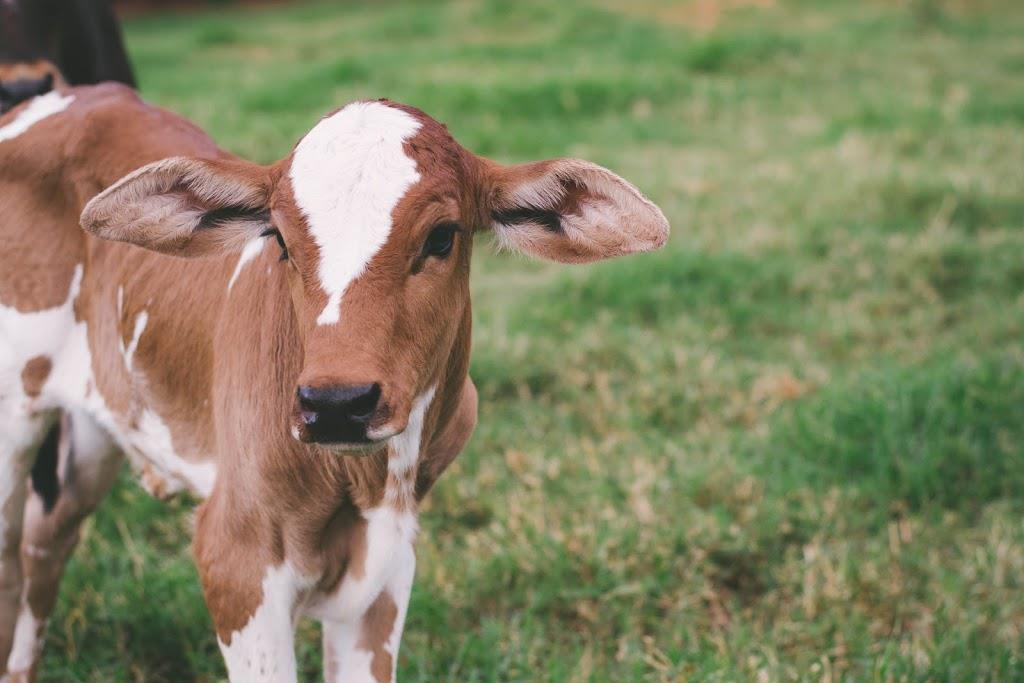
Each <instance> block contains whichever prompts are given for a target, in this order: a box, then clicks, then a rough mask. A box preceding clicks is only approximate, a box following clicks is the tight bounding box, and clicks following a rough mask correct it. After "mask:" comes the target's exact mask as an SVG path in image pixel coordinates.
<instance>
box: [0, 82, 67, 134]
mask: <svg viewBox="0 0 1024 683" xmlns="http://www.w3.org/2000/svg"><path fill="white" fill-rule="evenodd" d="M74 101H75V96H74V95H68V96H67V97H65V96H63V95H61V94H60V93H59V92H57V91H56V90H51V91H50V92H48V93H46V94H45V95H40V96H39V97H34V98H32V100H31V101H29V103H28V106H27V107H25V108H24V109H22V110H21V112H19V113H18V115H17V116H15V117H14V120H13V121H11V122H10V123H8V124H7V125H6V126H0V142H3V141H4V140H12V139H14V138H16V137H18V136H19V135H21V134H22V133H24V132H25V131H26V130H28V129H29V128H31V127H32V126H34V125H35V124H37V123H39V122H40V121H42V120H43V119H45V118H47V117H49V116H53V115H54V114H59V113H60V112H62V111H64V110H65V109H67V108H68V107H70V106H71V103H72V102H74Z"/></svg>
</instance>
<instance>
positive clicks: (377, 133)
mask: <svg viewBox="0 0 1024 683" xmlns="http://www.w3.org/2000/svg"><path fill="white" fill-rule="evenodd" d="M419 128H420V122H419V121H417V120H416V118H415V117H413V116H412V115H410V114H408V113H406V112H404V111H402V110H401V109H396V108H395V107H389V106H388V105H386V104H381V103H380V102H354V103H352V104H350V105H348V106H347V107H345V108H344V109H342V110H340V111H338V112H336V113H335V114H333V115H332V116H329V117H327V118H325V119H323V120H322V121H320V123H318V124H317V125H316V126H315V127H314V128H313V130H311V131H310V132H309V133H308V134H307V135H306V137H304V138H303V139H302V141H301V142H299V144H298V146H297V147H296V148H295V154H294V156H293V157H292V165H291V170H290V171H289V177H290V178H291V181H292V188H293V192H294V194H295V201H296V203H297V204H298V207H299V209H300V210H301V211H302V213H303V214H304V215H305V217H306V221H307V223H308V224H309V232H310V235H311V236H312V237H313V240H314V241H315V242H316V244H317V247H319V250H320V267H319V275H320V285H321V287H323V290H324V292H326V294H327V304H326V305H325V306H324V309H323V311H321V313H320V316H319V317H318V318H317V323H318V324H320V325H331V324H334V323H337V322H338V321H339V320H340V319H341V297H342V296H343V295H344V293H345V290H346V289H347V288H348V286H349V284H350V283H351V282H352V281H353V280H355V279H356V278H358V277H359V276H360V275H362V273H363V271H364V270H365V269H366V266H367V264H368V263H369V262H370V260H371V259H373V257H374V255H375V254H376V253H377V252H378V251H379V250H380V248H381V247H382V246H383V245H384V243H385V242H386V241H387V238H388V235H389V234H390V233H391V212H392V211H394V209H395V206H397V205H398V202H399V201H400V200H401V199H402V197H403V196H405V193H406V192H407V191H408V190H409V188H410V187H412V186H413V185H414V184H415V183H416V182H418V181H419V179H420V174H419V172H418V171H417V170H416V162H415V161H414V160H413V159H411V158H409V156H408V155H407V154H406V153H405V147H404V144H405V141H406V140H408V139H409V138H410V137H412V136H413V135H414V134H415V133H416V131H417V130H419Z"/></svg>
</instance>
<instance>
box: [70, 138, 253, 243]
mask: <svg viewBox="0 0 1024 683" xmlns="http://www.w3.org/2000/svg"><path fill="white" fill-rule="evenodd" d="M270 185H271V184H270V179H269V176H268V173H267V169H266V168H265V167H263V166H259V165H257V164H251V163H248V162H245V161H237V160H228V159H195V158H186V157H171V158H169V159H164V160H162V161H156V162H153V163H151V164H149V165H147V166H143V167H142V168H140V169H138V170H137V171H134V172H132V173H129V174H128V175H126V176H125V177H124V178H121V179H120V180H118V181H117V182H116V183H114V184H113V185H111V186H110V187H108V188H107V189H106V190H104V191H103V192H101V193H100V194H98V195H96V196H95V197H93V198H92V200H90V201H89V203H88V204H86V205H85V209H84V210H83V211H82V217H81V223H82V227H83V228H84V229H85V231H86V232H88V233H90V234H92V235H95V236H96V237H100V238H102V239H107V240H113V241H116V242H127V243H129V244H134V245H136V246H139V247H144V248H146V249H152V250H153V251H159V252H161V253H164V254H171V255H173V256H205V255H207V254H216V253H223V252H227V251H232V250H237V249H241V248H242V246H243V245H244V244H245V243H246V242H247V241H248V240H250V239H252V238H253V237H258V236H259V235H260V233H262V232H263V231H264V230H266V229H268V228H269V227H270V210H269V208H268V204H269V198H270Z"/></svg>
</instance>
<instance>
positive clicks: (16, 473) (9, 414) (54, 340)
mask: <svg viewBox="0 0 1024 683" xmlns="http://www.w3.org/2000/svg"><path fill="white" fill-rule="evenodd" d="M83 272H84V271H83V268H82V266H81V265H78V266H75V272H74V275H73V276H72V278H71V286H70V287H69V288H68V295H67V298H66V299H65V300H64V303H62V304H60V305H59V306H54V307H53V308H47V309H44V310H42V311H33V312H31V313H22V312H20V311H18V310H17V309H16V308H14V307H11V306H5V305H3V304H0V509H2V508H3V507H4V506H5V505H6V503H7V501H8V500H9V499H10V498H11V496H13V495H15V493H16V492H17V490H18V486H19V485H20V483H21V481H23V480H22V479H20V477H22V476H23V475H24V471H23V468H24V467H25V466H26V465H27V464H28V463H27V462H25V461H24V460H22V461H19V460H18V458H22V459H24V457H25V455H26V452H27V451H28V450H29V449H31V448H32V447H33V446H34V445H35V443H36V442H37V441H38V440H39V439H40V438H41V437H42V435H43V429H44V428H45V426H46V424H45V421H44V420H43V418H42V412H43V411H44V410H45V408H46V407H48V406H44V405H43V403H44V402H45V401H44V400H42V399H36V398H31V397H29V396H27V395H26V394H25V391H24V387H23V385H22V381H21V372H22V370H23V369H24V367H25V365H26V363H28V361H29V360H30V359H32V358H34V357H36V356H39V355H46V356H48V357H50V358H54V357H55V356H56V355H57V354H58V352H59V351H60V348H61V345H62V344H63V342H64V339H65V338H66V337H67V334H68V331H69V330H70V329H71V327H72V326H73V325H74V322H75V317H74V312H73V311H72V304H73V303H74V300H75V298H76V297H77V296H78V292H79V290H80V288H81V286H82V275H83ZM53 377H54V373H53V371H52V370H51V372H50V376H49V378H47V383H49V382H50V380H51V379H52V378H53ZM18 514H19V515H20V511H19V512H18ZM8 524H9V520H8V519H7V518H6V517H5V516H3V515H0V542H2V539H4V538H6V537H7V533H8Z"/></svg>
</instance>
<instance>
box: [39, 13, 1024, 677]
mask: <svg viewBox="0 0 1024 683" xmlns="http://www.w3.org/2000/svg"><path fill="white" fill-rule="evenodd" d="M118 9H119V10H120V11H121V14H122V17H123V18H124V31H125V39H126V42H127V46H128V51H129V53H130V56H131V59H132V61H133V63H134V66H135V69H136V74H137V76H138V79H139V83H140V87H141V90H142V93H143V96H144V97H145V98H147V99H148V100H149V101H152V102H154V103H157V104H160V105H162V106H164V107H167V108H169V109H171V110H174V111H175V112H178V113H181V114H183V115H185V116H187V117H189V118H191V119H193V120H194V121H196V122H197V123H198V124H199V125H200V126H202V127H203V128H204V129H205V130H206V131H208V132H209V133H210V134H211V135H212V136H213V137H214V138H215V139H216V140H218V141H219V142H220V143H221V144H222V145H223V146H224V147H226V148H227V149H229V150H231V151H232V152H235V153H238V154H240V155H243V156H245V157H248V158H250V159H253V160H256V161H263V162H266V161H271V160H274V159H277V158H279V157H281V156H283V155H285V154H287V153H288V151H289V150H290V149H291V146H292V145H293V144H294V143H295V142H296V141H297V139H298V138H299V137H300V136H301V135H302V134H303V133H304V132H305V131H306V130H308V129H309V128H310V127H311V126H312V125H313V124H314V123H315V121H316V120H317V119H318V118H319V117H320V116H322V115H323V114H325V113H327V112H328V111H330V110H332V109H334V108H337V107H339V106H340V105H342V104H344V103H346V102H349V101H351V100H353V99H357V98H377V97H390V98H393V99H396V100H399V101H402V102H405V103H408V104H412V105H415V106H417V107H420V108H422V109H424V110H426V111H427V112H428V113H430V114H432V115H433V116H434V117H436V118H437V119H439V120H441V121H443V122H445V123H447V124H448V126H449V127H450V129H451V131H452V133H453V134H454V135H455V137H456V138H457V139H458V140H459V141H460V142H462V143H463V145H465V146H466V147H468V148H470V149H472V150H473V151H475V152H477V153H479V154H483V155H488V156H492V157H494V158H497V159H499V160H501V161H505V162H512V161H524V160H532V159H539V158H548V157H556V156H578V157H584V158H587V159H591V160H593V161H596V162H598V163H601V164H603V165H606V166H608V167H610V168H612V169H613V170H615V171H617V172H618V173H619V174H621V175H623V176H624V177H626V178H628V179H629V180H631V181H632V182H633V183H635V184H636V185H638V186H639V187H640V188H641V189H642V190H644V191H645V192H646V193H647V194H648V195H649V196H650V197H651V198H652V199H653V200H654V201H656V202H657V203H658V204H659V205H660V206H661V207H662V208H663V209H664V211H665V213H666V214H667V215H668V217H669V219H670V221H671V223H672V225H673V237H672V240H671V242H670V244H669V245H668V247H666V248H665V249H664V250H663V251H661V252H658V253H656V254H653V255H648V256H642V257H633V258H627V259H622V260H619V261H614V262H609V263H605V264H599V265H594V266H589V267H577V268H567V267H562V266H556V265H548V264H541V263H536V262H531V261H527V260H526V259H524V258H521V257H517V256H514V255H509V254H500V255H499V254H497V253H496V252H495V250H494V249H493V248H492V245H490V244H488V243H487V240H481V241H480V243H478V248H477V250H476V255H475V263H474V273H473V296H474V303H475V308H474V312H475V338H474V341H475V349H474V359H473V370H472V374H473V377H474V378H475V380H476V383H477V386H478V387H479V389H480V398H481V410H480V423H479V427H478V428H477V431H476V435H475V437H474V438H473V440H472V442H471V443H470V446H469V448H468V450H467V451H466V452H464V453H463V455H462V456H461V457H460V458H459V459H458V460H457V461H456V462H455V464H454V465H453V466H452V468H451V469H450V470H449V471H448V473H447V474H446V475H445V476H444V477H443V478H442V479H441V481H440V483H439V485H438V486H437V488H436V489H435V490H434V491H433V493H432V494H431V496H430V497H429V499H428V501H427V503H426V505H425V507H424V510H423V514H422V516H421V525H422V533H421V535H420V540H419V543H418V552H419V565H418V570H417V580H416V585H415V589H414V592H413V597H412V605H411V609H410V613H409V619H408V624H407V628H406V636H405V640H404V643H403V646H402V651H401V658H400V675H399V679H400V680H403V681H439V680H452V681H456V680H457V681H505V680H526V681H536V680H550V681H668V680H673V681H674V680H709V679H710V680H722V681H746V680H751V681H753V680H756V681H775V680H787V681H788V680H814V681H817V680H822V681H838V680H858V681H859V680H872V681H875V680H877V681H917V680H935V681H946V680H948V681H974V680H1004V681H1010V680H1024V659H1022V657H1024V635H1022V633H1024V598H1022V589H1024V586H1022V581H1024V514H1022V512H1024V452H1022V451H1024V446H1022V439H1024V345H1022V336H1021V333H1022V326H1024V78H1022V76H1024V3H1021V2H1019V0H1003V1H1000V0H978V1H969V0H905V1H897V0H891V1H886V0H873V1H852V0H851V1H849V2H840V1H838V0H836V1H828V0H814V1H805V2H804V1H800V0H681V1H679V2H663V1H661V0H631V1H629V2H616V1H614V0H581V1H579V2H569V1H568V0H566V1H564V2H558V3H552V2H545V1H541V0H521V1H516V2H511V1H509V2H502V1H495V0H491V1H487V2H471V1H468V0H456V1H453V2H440V1H437V2H433V1H432V2H392V1H387V2H377V3H357V2H326V1H324V2H251V3H250V2H226V1H224V2H215V3H203V2H190V3H176V2H161V1H160V0H139V1H131V0H123V1H122V2H119V3H118ZM190 510H191V504H190V503H189V502H188V501H176V502H171V503H161V502H158V501H155V500H153V499H151V498H149V497H148V496H147V495H146V494H145V493H144V492H143V491H142V490H141V489H140V488H139V487H138V486H137V485H136V484H134V483H133V482H132V480H131V477H130V476H127V474H126V475H125V476H124V477H123V478H122V482H121V483H120V484H119V485H118V487H117V488H116V490H115V492H114V495H113V496H112V497H111V498H110V499H109V500H108V501H107V502H106V504H105V505H104V506H103V507H102V508H101V510H100V512H99V514H98V515H97V516H96V517H95V518H94V519H92V520H90V521H89V522H87V525H86V528H85V534H84V535H85V538H84V542H83V545H82V548H81V550H80V551H79V552H78V553H77V555H76V556H75V559H74V560H73V561H72V563H71V564H70V567H69V572H68V577H67V580H66V581H65V583H64V587H63V591H62V595H61V600H60V606H59V609H58V611H57V613H56V614H55V616H54V619H53V620H52V622H51V624H50V630H49V636H48V638H49V641H48V643H49V644H48V648H47V654H46V657H45V658H44V671H43V672H42V678H43V679H44V680H49V681H175V682H178V681H192V680H196V681H216V680H220V679H221V678H222V677H223V675H224V673H223V668H222V664H221V661H220V657H219V654H218V652H217V645H216V641H215V639H214V632H213V629H212V628H211V625H210V622H209V617H208V616H207V614H206V611H205V607H204V605H203V600H202V595H201V590H200V586H199V582H198V580H197V578H196V576H195V571H194V569H193V567H192V562H191V558H190V553H189V549H188V543H189V537H190V532H189V529H190V525H191V512H190ZM317 628H318V627H317V626H316V625H315V624H313V623H303V624H302V625H301V627H300V639H299V641H300V642H299V656H300V661H301V667H302V677H303V678H302V680H317V679H319V670H320V668H319V653H318V649H319V647H318V643H319V636H318V633H317Z"/></svg>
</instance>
